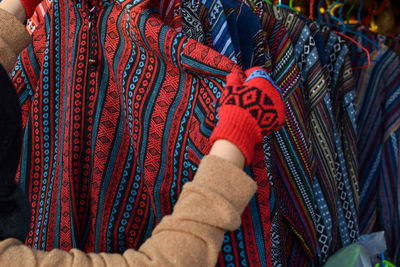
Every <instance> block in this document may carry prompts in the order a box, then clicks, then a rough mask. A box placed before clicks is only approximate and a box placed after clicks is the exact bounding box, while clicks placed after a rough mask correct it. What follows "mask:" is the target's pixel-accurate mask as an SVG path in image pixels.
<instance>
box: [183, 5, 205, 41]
mask: <svg viewBox="0 0 400 267" xmlns="http://www.w3.org/2000/svg"><path fill="white" fill-rule="evenodd" d="M182 20H183V22H182V23H183V27H182V33H183V34H184V35H186V36H188V37H190V38H192V39H195V40H197V41H199V42H201V43H204V44H205V45H207V46H209V47H212V46H213V39H212V34H211V29H210V27H211V25H210V21H209V20H208V16H207V8H206V7H205V6H204V5H203V4H202V3H201V2H200V1H199V0H191V1H183V3H182ZM197 21H199V22H200V27H201V29H200V28H199V26H198V25H197Z"/></svg>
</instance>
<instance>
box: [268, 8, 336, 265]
mask: <svg viewBox="0 0 400 267" xmlns="http://www.w3.org/2000/svg"><path fill="white" fill-rule="evenodd" d="M274 14H275V17H276V18H277V19H279V20H281V21H282V23H283V24H284V25H285V28H286V29H287V30H288V33H289V35H290V37H291V40H292V42H293V44H294V53H295V56H296V60H297V62H298V65H299V69H300V70H301V71H302V85H303V87H304V93H305V94H306V98H307V99H308V103H309V107H308V110H309V119H308V120H307V122H306V123H307V127H306V128H307V130H308V131H309V136H310V138H311V139H310V141H311V151H312V152H313V153H312V154H311V159H312V166H313V170H312V173H313V177H314V183H313V190H314V197H315V201H316V221H315V222H314V223H315V225H316V230H317V232H316V234H317V236H318V245H319V254H320V262H321V263H322V262H324V261H325V260H326V259H327V257H328V254H329V252H330V250H331V249H332V243H333V244H335V242H334V240H333V239H337V238H338V234H337V231H338V218H337V214H338V203H337V195H338V192H337V186H336V176H337V175H336V168H335V165H336V164H335V163H336V162H335V160H336V159H335V152H336V149H335V143H334V137H333V130H332V129H333V127H334V124H333V122H332V120H331V116H330V115H331V113H332V109H331V106H330V105H329V103H328V105H327V103H326V102H325V96H326V95H327V93H328V89H329V88H328V83H327V78H326V76H325V73H324V72H323V67H322V64H321V61H320V60H319V55H318V50H317V47H316V43H315V40H314V38H313V36H312V35H311V30H310V28H309V27H308V25H307V24H306V22H305V21H303V20H301V19H300V18H299V17H297V16H296V15H295V14H294V13H291V12H289V11H288V10H287V9H285V8H274Z"/></svg>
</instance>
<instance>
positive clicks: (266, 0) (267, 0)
mask: <svg viewBox="0 0 400 267" xmlns="http://www.w3.org/2000/svg"><path fill="white" fill-rule="evenodd" d="M264 1H265V2H267V3H268V4H270V5H272V2H271V1H269V0H264Z"/></svg>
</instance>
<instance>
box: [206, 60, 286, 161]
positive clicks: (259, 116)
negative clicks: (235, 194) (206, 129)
mask: <svg viewBox="0 0 400 267" xmlns="http://www.w3.org/2000/svg"><path fill="white" fill-rule="evenodd" d="M245 74H246V76H248V77H247V79H246V80H245V81H244V79H245V75H244V74H243V73H242V72H236V73H231V74H229V75H228V76H227V77H226V86H225V88H224V89H223V91H222V94H221V98H220V99H219V111H218V116H219V121H218V124H217V126H216V127H215V129H214V131H213V133H212V135H211V137H210V139H211V141H212V142H214V141H215V140H217V139H225V140H228V141H230V142H232V143H233V144H235V145H236V146H237V147H238V148H239V149H240V151H242V153H243V155H244V157H245V158H246V166H247V165H248V164H250V162H251V160H252V159H253V155H254V146H255V144H257V143H259V142H261V141H262V138H263V136H265V135H268V134H271V133H272V132H273V131H276V130H279V129H280V128H281V127H282V125H283V123H284V122H285V105H284V103H283V100H282V95H281V90H280V89H279V88H278V87H277V86H276V85H275V84H274V83H273V81H272V80H271V78H270V77H269V76H268V74H267V72H266V71H265V70H264V69H262V68H260V67H254V68H251V69H249V70H247V71H246V72H245Z"/></svg>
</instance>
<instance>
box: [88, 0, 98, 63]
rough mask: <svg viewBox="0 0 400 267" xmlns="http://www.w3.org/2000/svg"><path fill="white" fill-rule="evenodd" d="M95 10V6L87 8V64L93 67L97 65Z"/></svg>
mask: <svg viewBox="0 0 400 267" xmlns="http://www.w3.org/2000/svg"><path fill="white" fill-rule="evenodd" d="M96 17H97V10H96V7H95V6H94V7H92V8H91V9H90V10H89V66H90V67H91V69H94V68H95V67H96V66H97V63H98V62H97V56H98V55H97V53H96V52H97V51H96V50H97V47H96V45H97V33H96V27H95V26H94V25H96V19H97V18H96Z"/></svg>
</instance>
